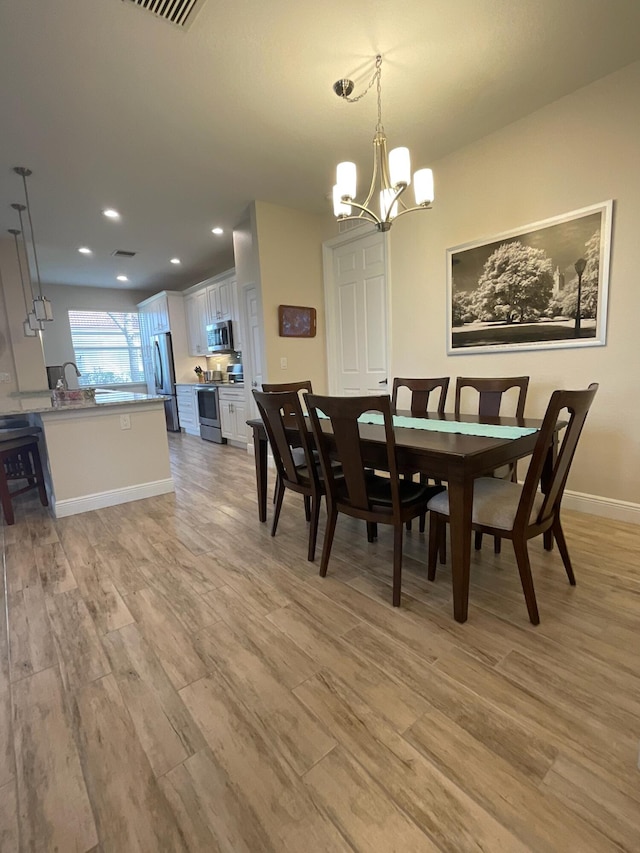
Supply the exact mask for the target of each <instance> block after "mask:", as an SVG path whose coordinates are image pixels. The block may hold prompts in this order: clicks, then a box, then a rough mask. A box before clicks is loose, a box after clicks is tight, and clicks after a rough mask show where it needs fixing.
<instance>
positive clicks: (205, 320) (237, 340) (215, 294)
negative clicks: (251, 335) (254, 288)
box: [184, 270, 242, 356]
mask: <svg viewBox="0 0 640 853" xmlns="http://www.w3.org/2000/svg"><path fill="white" fill-rule="evenodd" d="M184 301H185V309H186V315H187V329H188V337H189V354H190V355H193V356H198V355H203V354H204V355H207V353H208V349H207V326H208V325H210V324H212V323H219V322H221V321H222V320H231V321H232V323H233V326H232V331H233V348H234V349H236V350H239V349H242V334H241V323H240V312H239V310H238V295H237V290H236V277H235V271H234V270H230V271H229V272H226V273H223V274H221V275H219V276H216V277H215V278H213V279H209V280H208V281H203V282H202V283H201V284H200V285H199V286H197V287H193V288H190V289H189V291H187V294H186V295H185V298H184Z"/></svg>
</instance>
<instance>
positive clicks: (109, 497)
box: [51, 477, 175, 518]
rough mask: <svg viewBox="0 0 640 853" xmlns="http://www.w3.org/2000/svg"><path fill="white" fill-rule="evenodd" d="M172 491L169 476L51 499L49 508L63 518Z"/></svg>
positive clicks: (55, 514) (171, 480)
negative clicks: (118, 487)
mask: <svg viewBox="0 0 640 853" xmlns="http://www.w3.org/2000/svg"><path fill="white" fill-rule="evenodd" d="M174 491H175V486H174V483H173V479H172V478H171V477H169V478H168V479H167V480H155V481H154V482H152V483H141V484H140V485H139V486H127V487H126V488H124V489H111V490H110V491H108V492H98V493H97V494H94V495H83V496H82V497H80V498H67V499H66V500H61V501H52V502H51V504H52V506H51V508H52V511H53V514H54V516H55V517H56V518H64V517H65V516H67V515H77V514H78V513H80V512H89V511H90V510H92V509H103V508H104V507H106V506H115V505H116V504H125V503H129V502H130V501H139V500H141V499H142V498H152V497H155V496H156V495H166V494H167V493H168V492H174Z"/></svg>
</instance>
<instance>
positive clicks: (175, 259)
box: [171, 258, 180, 264]
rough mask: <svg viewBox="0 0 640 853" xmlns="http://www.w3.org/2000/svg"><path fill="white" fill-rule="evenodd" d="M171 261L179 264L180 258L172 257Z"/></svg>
mask: <svg viewBox="0 0 640 853" xmlns="http://www.w3.org/2000/svg"><path fill="white" fill-rule="evenodd" d="M171 263H172V264H179V263H180V258H171Z"/></svg>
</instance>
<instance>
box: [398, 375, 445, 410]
mask: <svg viewBox="0 0 640 853" xmlns="http://www.w3.org/2000/svg"><path fill="white" fill-rule="evenodd" d="M398 388H408V389H409V391H411V412H412V414H416V415H418V414H420V415H422V414H424V413H425V412H427V411H429V396H430V394H431V392H432V391H436V390H438V389H439V391H440V396H439V400H438V408H437V409H435V410H434V409H431V411H437V412H438V414H440V415H441V414H443V412H444V405H445V403H446V401H447V390H448V389H449V377H448V376H443V377H442V378H441V379H397V378H396V379H394V380H393V393H392V395H391V410H392V411H393V412H396V411H397V409H398Z"/></svg>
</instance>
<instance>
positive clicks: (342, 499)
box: [307, 394, 444, 607]
mask: <svg viewBox="0 0 640 853" xmlns="http://www.w3.org/2000/svg"><path fill="white" fill-rule="evenodd" d="M307 406H308V409H309V417H310V419H311V428H312V430H313V437H314V441H315V444H316V447H317V449H318V451H319V453H320V464H321V467H322V474H323V477H324V482H325V486H326V492H327V516H328V518H327V528H326V531H325V536H324V543H323V546H322V561H321V564H320V575H321V576H322V577H325V575H326V574H327V566H328V564H329V557H330V555H331V546H332V544H333V537H334V534H335V530H336V522H337V519H338V513H339V512H341V513H344V514H345V515H349V516H351V517H352V518H359V519H363V520H364V521H366V522H367V525H369V524H391V525H393V529H394V540H393V541H394V544H393V598H392V600H393V605H394V607H398V606H399V605H400V591H401V578H402V540H403V536H404V524H405V522H406V521H408V520H409V519H410V518H415V517H416V516H418V515H420V514H421V513H422V512H424V511H425V508H426V506H427V503H428V501H429V499H430V498H432V497H433V496H434V495H436V494H437V493H438V492H440V491H442V490H443V488H444V487H443V486H427V485H425V484H423V483H414V482H413V481H412V480H404V479H400V477H399V476H398V466H397V461H396V445H395V438H394V433H393V422H392V419H391V400H390V398H389V397H388V396H384V397H381V396H374V397H320V396H318V395H317V394H308V395H307ZM365 412H367V413H371V412H376V413H378V414H381V415H382V417H383V421H384V434H385V439H386V442H385V446H384V450H383V451H382V454H381V456H380V457H379V458H377V459H376V467H379V468H380V469H382V470H385V471H388V472H389V476H388V477H386V476H381V475H379V474H376V473H375V472H374V471H373V470H371V468H369V467H368V466H367V464H365V459H366V456H365V454H364V452H363V450H364V444H365V443H366V442H365V439H364V438H361V435H360V431H361V430H362V431H363V432H365V433H366V431H367V430H372V429H378V430H379V429H381V427H380V426H378V427H372V426H368V427H367V426H365V425H361V424H359V423H358V418H359V417H360V416H361V415H363V414H364V413H365ZM322 415H324V416H326V417H323V416H322ZM336 461H337V462H339V463H340V469H339V470H337V469H336V468H335V463H336ZM367 461H368V460H367ZM378 463H380V464H378Z"/></svg>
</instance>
